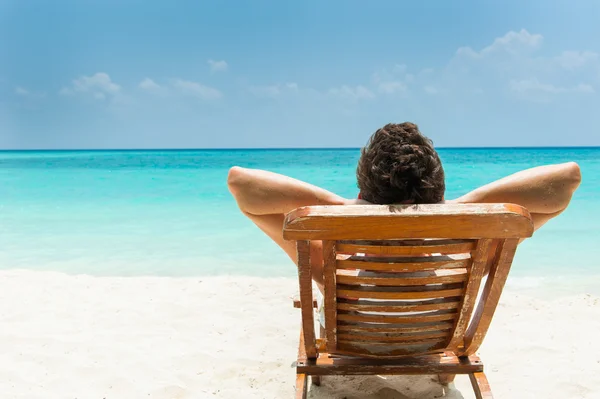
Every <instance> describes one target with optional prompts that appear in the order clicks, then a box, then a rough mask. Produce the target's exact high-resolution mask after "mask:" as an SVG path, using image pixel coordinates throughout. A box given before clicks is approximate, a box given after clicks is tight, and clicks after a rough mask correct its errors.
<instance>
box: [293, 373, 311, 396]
mask: <svg viewBox="0 0 600 399" xmlns="http://www.w3.org/2000/svg"><path fill="white" fill-rule="evenodd" d="M307 377H308V376H307V375H306V374H304V373H301V374H296V399H306V393H307V391H308V383H307V380H308V378H307Z"/></svg>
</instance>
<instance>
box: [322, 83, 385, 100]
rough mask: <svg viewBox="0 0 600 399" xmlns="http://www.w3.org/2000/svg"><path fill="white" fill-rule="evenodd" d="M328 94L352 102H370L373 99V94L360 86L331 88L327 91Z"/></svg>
mask: <svg viewBox="0 0 600 399" xmlns="http://www.w3.org/2000/svg"><path fill="white" fill-rule="evenodd" d="M329 94H331V95H333V96H336V97H340V98H344V99H347V100H352V101H358V100H371V99H373V98H375V94H373V92H372V91H371V90H369V89H367V88H366V87H364V86H360V85H359V86H355V87H350V86H346V85H343V86H341V87H336V88H332V89H329Z"/></svg>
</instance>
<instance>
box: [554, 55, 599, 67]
mask: <svg viewBox="0 0 600 399" xmlns="http://www.w3.org/2000/svg"><path fill="white" fill-rule="evenodd" d="M598 58H599V57H598V54H597V53H594V52H592V51H563V53H562V54H560V55H559V56H557V57H555V58H554V61H555V62H556V63H557V64H558V65H560V66H561V67H563V68H565V69H567V70H574V69H577V68H581V67H583V66H585V65H586V64H589V63H594V62H596V61H598Z"/></svg>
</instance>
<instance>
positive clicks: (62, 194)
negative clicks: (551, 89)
mask: <svg viewBox="0 0 600 399" xmlns="http://www.w3.org/2000/svg"><path fill="white" fill-rule="evenodd" d="M358 150H359V149H358V148H342V149H327V148H321V149H315V148H308V149H292V148H286V149H275V148H269V149H258V148H256V149H214V148H213V149H184V150H175V149H136V150H134V149H128V150H107V149H96V150H43V151H40V150H0V187H2V190H3V192H2V196H0V237H2V240H1V241H2V242H3V249H4V250H3V251H2V252H0V269H27V270H51V271H59V272H65V273H69V274H91V275H117V276H137V275H157V276H172V277H175V276H200V275H226V274H229V275H250V276H258V277H292V278H293V277H295V273H296V272H295V268H294V267H293V264H292V263H291V261H290V260H289V259H288V258H287V256H286V255H285V254H284V253H283V252H282V251H281V250H280V249H279V248H278V247H277V246H276V245H275V244H274V243H272V242H271V240H270V239H268V238H267V237H266V236H265V235H264V234H263V233H262V232H261V231H260V230H259V229H258V228H256V227H255V226H254V225H253V224H252V223H251V222H250V221H249V220H247V219H246V218H245V217H243V215H242V214H241V213H240V212H239V210H238V209H237V206H236V204H235V201H234V200H233V198H232V197H231V195H230V194H229V192H228V190H227V186H226V178H227V172H228V170H229V168H230V167H231V166H234V165H240V166H245V167H252V168H261V169H268V170H272V171H274V172H278V173H283V174H286V175H289V176H292V177H295V178H298V179H301V180H305V181H308V182H309V183H312V184H316V185H318V186H321V187H324V188H326V189H329V190H331V191H333V192H336V193H337V194H339V195H342V196H344V197H346V198H355V197H356V195H357V193H358V189H357V187H356V180H355V168H356V161H357V160H358V156H359V152H358ZM524 151H525V152H526V153H527V155H526V156H524V155H523V154H524ZM439 153H440V157H441V158H442V162H443V165H444V168H445V170H446V176H447V182H446V183H447V192H446V194H447V198H449V199H450V198H456V197H458V196H460V195H463V194H465V193H466V192H468V191H470V190H472V189H474V188H476V187H478V186H481V185H483V184H486V183H488V182H490V181H492V180H495V179H498V178H501V177H504V176H506V175H509V174H511V173H514V172H516V171H519V170H523V169H526V168H529V167H533V166H538V165H544V164H550V163H560V162H566V161H576V162H578V163H579V164H580V166H581V169H582V175H583V182H582V185H581V187H580V188H579V190H578V191H577V192H576V193H575V196H574V197H573V200H572V202H571V205H570V206H569V208H568V209H567V211H566V212H564V214H562V215H560V216H559V217H557V218H555V219H554V220H552V221H550V222H549V223H548V224H547V225H546V226H544V227H543V228H542V229H541V230H539V231H538V232H536V233H535V235H534V237H533V238H532V239H529V240H526V241H525V242H524V243H523V244H522V245H521V246H520V248H519V251H518V252H517V256H516V259H515V264H514V266H513V270H512V272H511V276H512V278H513V281H517V282H518V283H517V285H520V286H524V287H529V286H539V285H540V284H541V285H543V284H544V281H545V282H548V281H550V280H555V282H561V283H565V284H567V285H570V286H572V288H573V289H575V290H583V288H582V287H583V286H589V285H590V281H592V280H590V279H589V278H582V276H584V277H589V276H590V275H592V274H594V275H600V271H599V270H598V268H597V262H596V257H595V256H594V254H593V253H592V252H590V248H594V245H595V243H596V242H597V241H598V240H600V232H599V230H598V229H597V226H596V224H595V223H594V220H600V147H535V148H532V147H519V148H509V147H500V148H479V147H475V148H439ZM230 242H235V245H234V246H231V245H229V244H226V243H230ZM565 244H566V247H568V248H569V250H568V251H566V250H565V251H556V248H561V247H565ZM565 276H566V277H567V279H566V280H564V278H565ZM561 279H563V280H564V281H561ZM594 281H596V280H594Z"/></svg>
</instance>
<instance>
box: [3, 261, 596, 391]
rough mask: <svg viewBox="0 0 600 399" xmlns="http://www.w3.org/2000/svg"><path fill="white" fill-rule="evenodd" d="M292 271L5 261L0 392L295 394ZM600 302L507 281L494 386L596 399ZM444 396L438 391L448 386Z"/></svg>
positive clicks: (399, 387)
mask: <svg viewBox="0 0 600 399" xmlns="http://www.w3.org/2000/svg"><path fill="white" fill-rule="evenodd" d="M296 284H297V282H296V281H295V280H293V279H285V278H278V279H260V278H245V277H202V278H167V277H130V278H128V277H125V278H117V277H90V276H69V275H64V274H59V273H52V272H30V271H2V272H0V354H1V356H0V398H2V399H8V398H27V399H32V398H44V399H50V398H70V399H74V398H77V399H86V398H90V399H92V398H93V399H102V398H106V399H114V398H128V399H130V398H261V399H263V398H292V397H293V394H294V381H295V380H294V378H295V370H294V369H293V367H292V363H293V362H294V360H295V355H296V350H297V343H298V328H299V324H300V314H299V311H298V310H297V309H294V308H293V307H292V303H291V299H290V297H292V296H293V295H295V292H296V290H297V286H296ZM599 332H600V300H599V298H598V297H596V296H592V295H586V294H580V295H572V296H563V297H560V298H558V299H553V300H550V299H540V298H537V297H532V296H526V295H524V294H522V290H520V291H518V293H517V292H516V291H515V292H513V291H511V290H510V287H509V289H507V290H505V293H504V295H503V297H502V302H501V305H500V306H499V309H498V311H497V314H496V317H495V319H494V322H493V323H492V327H491V330H490V332H489V334H488V336H487V339H486V341H485V342H484V345H483V346H482V348H481V351H480V355H481V357H482V359H483V360H484V362H485V364H486V373H487V375H488V379H489V381H490V384H491V386H492V389H493V390H494V393H495V397H496V398H500V399H502V398H519V399H520V398H560V399H565V398H600V333H599ZM444 394H445V395H446V396H443V395H444ZM309 397H310V398H344V397H345V398H386V399H391V398H394V399H397V398H403V399H405V398H437V397H447V398H454V399H456V398H473V397H474V396H473V394H472V391H471V389H470V385H469V382H468V378H467V377H464V376H459V377H457V379H456V383H455V384H454V385H451V386H450V387H449V388H446V389H445V390H444V388H443V387H442V386H441V385H439V384H437V383H435V381H434V378H433V377H431V376H417V377H328V378H325V379H324V382H323V385H322V386H321V387H318V388H316V387H315V388H312V390H311V392H310V394H309Z"/></svg>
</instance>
